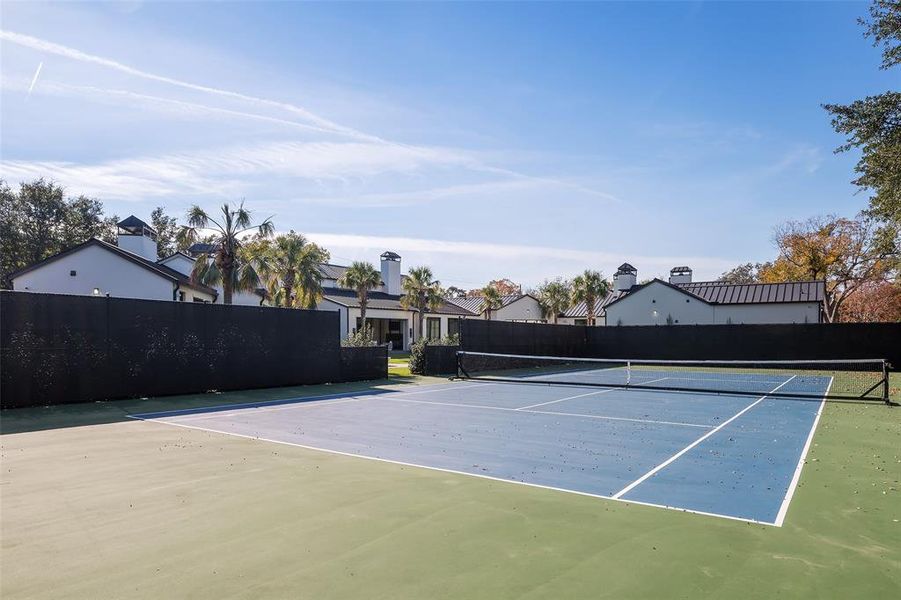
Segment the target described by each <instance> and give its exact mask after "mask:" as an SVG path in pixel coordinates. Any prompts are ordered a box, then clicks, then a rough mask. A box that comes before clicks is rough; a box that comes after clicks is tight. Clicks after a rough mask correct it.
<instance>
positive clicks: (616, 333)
mask: <svg viewBox="0 0 901 600" xmlns="http://www.w3.org/2000/svg"><path fill="white" fill-rule="evenodd" d="M460 337H461V347H462V349H463V350H469V351H472V352H496V353H501V354H528V355H532V356H574V357H590V358H630V359H649V360H654V359H667V360H826V359H855V358H881V359H886V360H888V361H889V362H890V363H891V365H892V367H893V368H894V369H896V370H897V369H899V368H901V323H836V324H805V325H801V324H798V325H793V324H786V325H781V324H780V325H661V326H644V327H585V326H580V325H546V324H540V323H511V322H502V321H484V320H464V321H463V323H462V328H461V332H460Z"/></svg>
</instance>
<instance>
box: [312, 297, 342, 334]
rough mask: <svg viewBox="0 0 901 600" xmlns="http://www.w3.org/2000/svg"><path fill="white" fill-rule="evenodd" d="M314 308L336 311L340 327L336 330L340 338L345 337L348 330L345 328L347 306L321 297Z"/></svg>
mask: <svg viewBox="0 0 901 600" xmlns="http://www.w3.org/2000/svg"><path fill="white" fill-rule="evenodd" d="M316 310H331V311H338V318H339V321H340V324H339V327H340V329H339V330H338V332H339V333H340V338H341V339H342V340H343V339H344V338H346V337H347V333H348V331H349V330H348V328H347V307H345V306H342V305H340V304H338V303H336V302H332V301H331V300H327V299H323V300H322V302H320V303H319V306H317V307H316Z"/></svg>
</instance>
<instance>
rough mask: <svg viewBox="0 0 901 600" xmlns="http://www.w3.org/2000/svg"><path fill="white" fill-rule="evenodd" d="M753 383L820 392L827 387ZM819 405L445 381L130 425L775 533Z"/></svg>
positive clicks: (809, 382) (807, 381) (649, 376)
mask: <svg viewBox="0 0 901 600" xmlns="http://www.w3.org/2000/svg"><path fill="white" fill-rule="evenodd" d="M672 375H673V373H671V372H669V373H668V372H665V371H661V372H657V373H655V372H651V371H646V372H643V373H641V374H640V377H641V378H643V379H644V380H646V381H651V380H653V379H655V378H657V377H660V378H666V377H669V376H672ZM736 377H738V378H739V379H737V381H741V378H749V377H761V376H760V375H749V374H745V375H740V376H739V375H737V376H736ZM771 377H772V376H771ZM753 384H754V386H756V387H755V388H754V389H757V387H759V386H760V385H762V384H763V385H765V386H766V389H768V390H770V391H777V390H778V391H779V392H781V393H792V392H794V393H804V394H811V393H816V394H818V395H823V394H825V393H826V391H827V389H828V386H829V385H830V378H828V377H804V378H800V377H791V376H785V377H781V378H773V379H772V380H767V381H766V382H762V381H760V380H756V381H754V382H753ZM821 408H822V402H821V401H818V400H810V399H794V398H784V397H778V398H777V397H768V396H765V395H760V396H748V395H741V394H734V395H728V394H726V395H715V394H705V393H692V392H672V391H662V390H638V389H622V388H599V387H578V386H556V385H537V384H532V383H490V382H470V381H458V382H453V383H448V384H439V385H434V386H417V387H415V388H412V387H411V388H410V389H409V390H405V391H397V392H381V393H363V394H356V395H341V396H330V397H322V398H320V399H303V398H299V399H296V400H289V401H279V402H274V403H264V404H255V405H249V406H230V407H214V408H211V409H201V410H198V409H194V410H190V411H179V412H171V413H155V414H144V415H135V417H136V418H141V419H147V420H154V421H157V422H163V423H168V424H171V425H177V426H180V427H190V428H197V429H202V430H207V431H214V432H220V433H225V434H231V435H239V436H244V437H250V438H259V439H260V440H264V441H266V442H276V443H285V444H293V445H299V446H304V447H308V448H314V449H319V450H325V451H331V452H340V453H345V454H350V455H355V456H361V457H368V458H374V459H380V460H386V461H392V462H399V463H405V464H411V465H417V466H422V467H427V468H434V469H442V470H447V471H453V472H458V473H464V474H471V475H478V476H482V477H491V478H496V479H501V480H508V481H515V482H520V483H526V484H530V485H536V486H543V487H550V488H555V489H559V490H563V491H570V492H576V493H582V494H590V495H595V496H600V497H604V498H610V499H616V500H621V501H627V502H637V503H644V504H651V505H655V506H661V507H667V508H675V509H681V510H688V511H693V512H699V513H705V514H710V515H714V516H720V517H727V518H735V519H742V520H748V521H756V522H761V523H767V524H773V525H781V524H782V520H783V518H784V516H785V512H786V510H787V508H788V503H789V501H790V499H791V494H792V492H793V491H794V487H795V485H796V484H797V477H798V475H799V474H800V468H801V464H802V463H803V456H804V454H805V453H806V451H807V447H808V446H809V443H810V442H809V440H810V439H811V438H812V435H813V430H814V428H815V426H816V422H817V419H818V416H819V413H820V410H821Z"/></svg>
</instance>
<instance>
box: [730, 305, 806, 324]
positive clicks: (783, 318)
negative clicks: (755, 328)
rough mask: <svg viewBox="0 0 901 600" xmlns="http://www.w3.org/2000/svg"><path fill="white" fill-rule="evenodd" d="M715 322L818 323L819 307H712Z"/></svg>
mask: <svg viewBox="0 0 901 600" xmlns="http://www.w3.org/2000/svg"><path fill="white" fill-rule="evenodd" d="M714 313H715V322H716V323H717V324H720V325H724V324H726V323H729V322H730V319H731V322H732V323H733V324H735V325H740V324H742V323H745V324H753V323H819V322H821V319H820V305H819V304H818V303H816V302H792V303H785V304H724V305H717V306H716V307H714Z"/></svg>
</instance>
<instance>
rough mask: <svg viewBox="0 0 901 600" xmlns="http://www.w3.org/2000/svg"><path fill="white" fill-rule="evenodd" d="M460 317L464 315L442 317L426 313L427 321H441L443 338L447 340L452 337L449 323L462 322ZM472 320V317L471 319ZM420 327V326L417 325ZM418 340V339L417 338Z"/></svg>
mask: <svg viewBox="0 0 901 600" xmlns="http://www.w3.org/2000/svg"><path fill="white" fill-rule="evenodd" d="M460 316H462V315H459V316H458V315H442V314H434V313H426V315H425V318H426V319H439V320H440V321H441V337H442V338H445V337H447V336H448V335H450V331H449V330H450V326H449V325H448V323H449V322H450V321H458V320H460ZM470 318H472V317H470ZM417 327H418V325H417ZM417 339H418V338H417Z"/></svg>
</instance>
